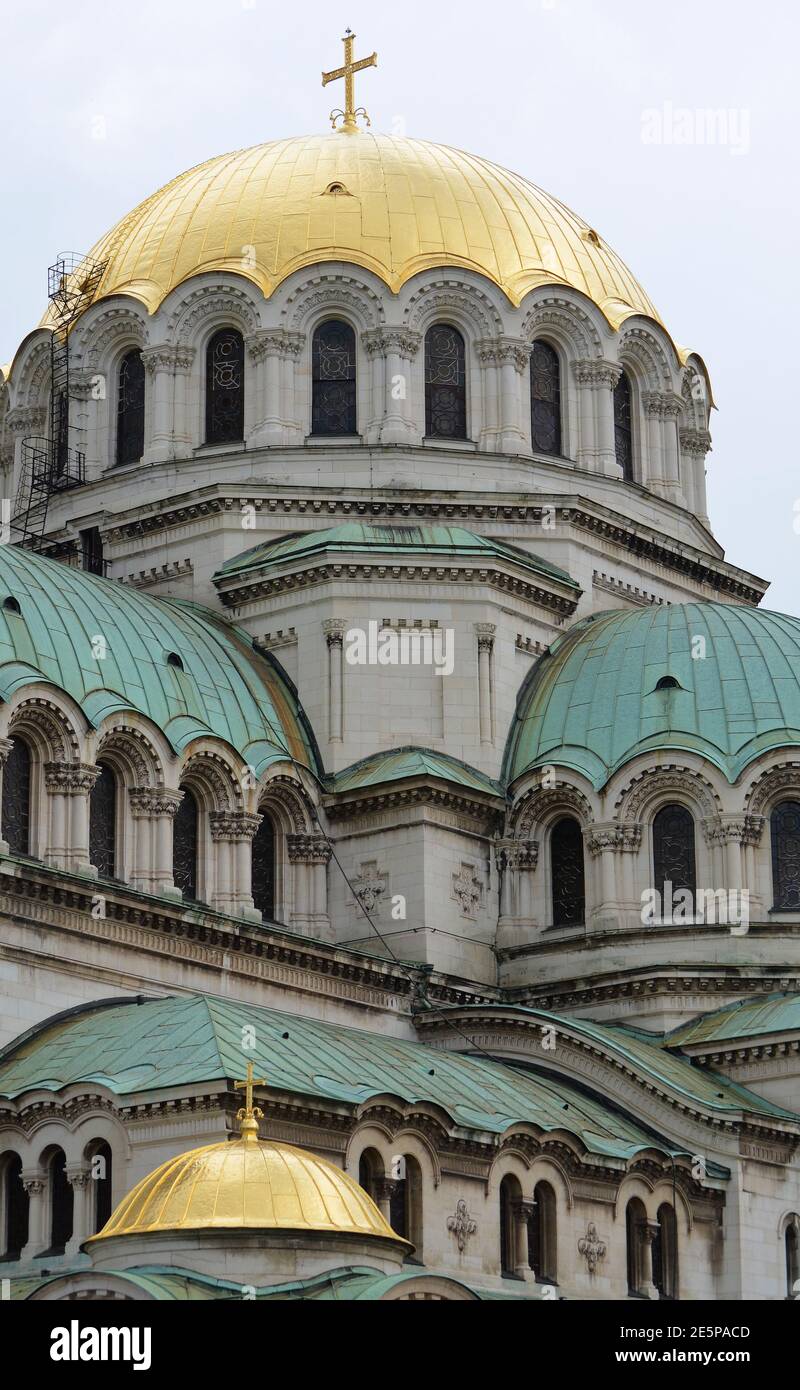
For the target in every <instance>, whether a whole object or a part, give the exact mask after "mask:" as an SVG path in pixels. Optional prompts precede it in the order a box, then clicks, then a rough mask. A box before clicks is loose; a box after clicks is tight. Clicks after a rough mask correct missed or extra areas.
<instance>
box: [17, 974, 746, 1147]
mask: <svg viewBox="0 0 800 1390" xmlns="http://www.w3.org/2000/svg"><path fill="white" fill-rule="evenodd" d="M243 1028H252V1029H253V1036H254V1037H255V1038H256V1044H255V1049H254V1051H253V1053H252V1055H251V1058H250V1060H251V1061H252V1062H253V1064H254V1066H255V1068H256V1073H257V1074H258V1075H260V1076H266V1077H268V1078H269V1084H270V1086H271V1087H274V1088H275V1089H276V1090H285V1091H289V1092H291V1093H293V1094H295V1095H305V1096H310V1097H316V1098H317V1099H324V1100H332V1101H338V1102H340V1103H342V1104H344V1105H350V1106H352V1107H353V1108H354V1109H355V1108H357V1107H358V1106H360V1105H363V1104H364V1103H365V1102H366V1101H368V1100H370V1099H371V1098H373V1097H375V1096H382V1095H393V1096H397V1097H398V1098H399V1099H400V1100H401V1101H404V1102H406V1103H409V1104H429V1105H436V1106H438V1107H440V1108H441V1109H442V1110H444V1111H445V1112H446V1113H447V1114H448V1115H449V1116H450V1119H451V1121H452V1122H453V1124H454V1125H455V1126H457V1127H458V1128H460V1129H463V1130H465V1131H470V1130H471V1131H478V1132H482V1133H487V1132H488V1133H490V1134H498V1135H499V1134H503V1133H505V1131H506V1130H507V1129H509V1128H511V1126H513V1125H515V1124H521V1123H529V1124H532V1125H536V1126H537V1127H539V1128H540V1129H542V1130H543V1131H544V1132H550V1131H556V1130H561V1131H566V1132H568V1133H571V1134H574V1135H575V1136H576V1138H578V1139H579V1140H580V1141H581V1143H582V1144H583V1145H584V1147H585V1148H586V1149H587V1150H589V1151H590V1152H592V1153H597V1154H605V1155H608V1156H613V1157H616V1158H620V1159H624V1158H628V1157H631V1156H632V1155H633V1154H635V1153H638V1152H639V1151H640V1150H642V1149H652V1148H654V1147H658V1148H662V1149H664V1151H665V1152H675V1153H677V1152H683V1151H682V1150H675V1149H673V1147H672V1146H671V1145H670V1144H669V1143H668V1141H666V1140H664V1139H661V1140H659V1139H657V1138H654V1136H653V1134H652V1133H650V1132H649V1131H647V1130H646V1129H645V1128H644V1127H643V1126H641V1125H640V1124H639V1123H638V1122H637V1121H636V1120H635V1119H634V1118H633V1117H632V1116H630V1115H627V1114H625V1113H623V1112H622V1111H621V1110H620V1109H618V1108H617V1107H616V1106H615V1105H611V1103H609V1104H608V1105H607V1104H605V1103H604V1101H603V1100H602V1099H601V1098H600V1097H599V1096H594V1095H592V1094H590V1093H588V1092H584V1091H583V1090H582V1089H580V1088H579V1087H577V1086H575V1085H573V1084H572V1083H570V1082H569V1081H567V1080H565V1079H563V1078H562V1077H560V1076H557V1075H554V1074H552V1073H550V1072H548V1073H547V1074H546V1075H545V1074H542V1075H539V1074H536V1075H534V1074H533V1073H532V1072H528V1071H523V1070H518V1069H516V1068H515V1067H511V1066H506V1065H504V1064H503V1063H500V1062H493V1061H486V1060H484V1059H483V1058H476V1057H465V1056H461V1055H459V1054H458V1053H452V1052H444V1051H441V1050H438V1049H435V1048H432V1047H428V1046H426V1045H425V1044H424V1043H420V1042H406V1041H405V1040H403V1039H400V1038H393V1037H388V1036H387V1035H386V1034H382V1033H375V1032H366V1031H364V1030H362V1029H357V1028H346V1027H342V1026H340V1025H338V1024H334V1023H328V1022H322V1021H320V1020H317V1019H312V1018H305V1017H302V1016H298V1015H296V1014H288V1013H278V1012H276V1011H275V1010H272V1009H265V1008H262V1007H260V1006H259V1005H255V1004H243V1003H239V1002H235V1001H232V1000H225V999H216V998H210V997H206V996H203V997H200V996H196V995H190V996H183V997H181V998H173V997H170V998H166V999H148V1000H144V1001H142V1002H140V1003H138V1004H137V1003H129V1002H127V1001H125V1000H119V1001H118V1000H113V1001H104V1002H103V1003H102V1004H100V1005H96V1004H95V1005H87V1006H83V1007H80V1008H78V1009H76V1010H74V1011H71V1012H70V1013H67V1014H62V1015H60V1016H58V1017H56V1018H54V1019H51V1020H49V1021H45V1022H44V1023H42V1024H41V1025H39V1026H38V1027H36V1028H34V1029H32V1030H31V1031H30V1032H29V1033H27V1034H26V1035H24V1036H23V1037H22V1038H19V1039H16V1040H15V1041H14V1042H12V1043H10V1044H9V1045H8V1046H7V1047H6V1048H5V1049H3V1051H2V1052H0V1096H9V1097H12V1096H18V1095H20V1094H22V1093H23V1092H24V1091H31V1090H49V1091H54V1092H56V1091H59V1090H61V1089H62V1087H64V1086H69V1085H71V1084H72V1083H74V1082H92V1083H94V1084H97V1085H102V1086H106V1087H108V1089H109V1090H111V1091H113V1092H114V1093H115V1094H117V1095H131V1094H138V1093H140V1092H145V1091H154V1090H164V1089H165V1088H170V1089H172V1088H175V1087H184V1086H191V1085H198V1084H201V1083H204V1082H210V1081H225V1080H227V1081H232V1080H237V1079H239V1078H240V1077H241V1072H242V1029H243ZM654 1050H655V1051H657V1050H658V1049H654ZM670 1060H671V1059H670ZM686 1070H687V1071H688V1070H690V1068H688V1067H687V1068H686ZM742 1094H746V1093H742ZM763 1104H765V1102H762V1105H763Z"/></svg>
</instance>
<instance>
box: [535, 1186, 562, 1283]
mask: <svg viewBox="0 0 800 1390" xmlns="http://www.w3.org/2000/svg"><path fill="white" fill-rule="evenodd" d="M528 1263H529V1264H530V1267H531V1269H532V1270H533V1272H534V1275H535V1277H536V1280H537V1282H538V1283H539V1284H555V1283H556V1282H557V1279H556V1273H557V1267H558V1266H557V1248H556V1194H555V1192H554V1191H553V1189H552V1187H551V1186H550V1184H549V1182H537V1184H536V1186H535V1188H534V1189H533V1215H532V1216H531V1219H530V1221H529V1222H528Z"/></svg>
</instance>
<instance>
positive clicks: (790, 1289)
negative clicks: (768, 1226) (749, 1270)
mask: <svg viewBox="0 0 800 1390" xmlns="http://www.w3.org/2000/svg"><path fill="white" fill-rule="evenodd" d="M784 1246H785V1254H786V1297H787V1298H800V1216H798V1215H797V1213H795V1214H794V1215H792V1216H791V1217H790V1218H789V1223H788V1225H787V1227H786V1233H785V1236H784Z"/></svg>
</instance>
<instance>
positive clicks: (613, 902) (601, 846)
mask: <svg viewBox="0 0 800 1390" xmlns="http://www.w3.org/2000/svg"><path fill="white" fill-rule="evenodd" d="M620 830H621V827H620V826H619V825H617V824H615V823H609V824H607V825H599V824H595V825H590V826H587V827H586V828H585V829H584V832H583V837H584V841H585V844H586V848H587V849H588V851H589V853H590V855H591V856H592V858H593V859H598V858H599V860H600V874H599V884H597V883H596V885H595V886H596V887H597V888H598V889H599V891H598V893H597V897H598V902H597V904H596V906H595V910H594V914H593V915H594V916H595V917H601V918H608V917H613V918H614V919H615V920H616V918H617V916H618V913H619V899H620V891H619V890H620V887H621V885H620V883H619V880H618V875H617V850H618V848H619V847H620V844H621V833H620Z"/></svg>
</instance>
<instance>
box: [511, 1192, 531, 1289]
mask: <svg viewBox="0 0 800 1390" xmlns="http://www.w3.org/2000/svg"><path fill="white" fill-rule="evenodd" d="M535 1205H536V1204H535V1203H534V1202H526V1201H520V1200H519V1199H518V1200H516V1201H515V1202H513V1203H512V1207H511V1210H512V1212H513V1215H514V1273H515V1274H516V1276H517V1278H518V1279H525V1280H527V1281H528V1282H530V1281H531V1280H532V1279H533V1270H532V1269H531V1263H530V1255H529V1253H528V1226H529V1225H530V1222H531V1221H532V1220H533V1213H534V1209H535Z"/></svg>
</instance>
